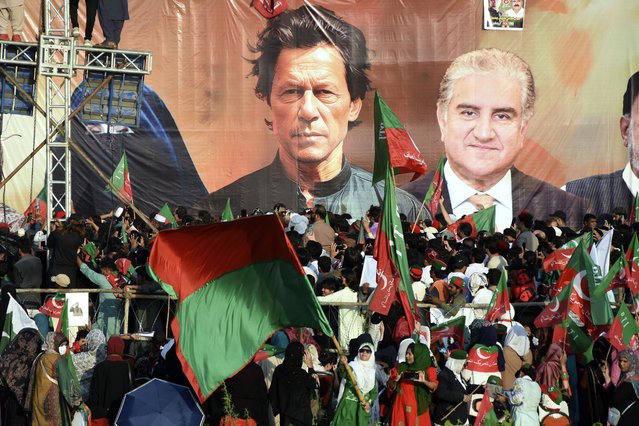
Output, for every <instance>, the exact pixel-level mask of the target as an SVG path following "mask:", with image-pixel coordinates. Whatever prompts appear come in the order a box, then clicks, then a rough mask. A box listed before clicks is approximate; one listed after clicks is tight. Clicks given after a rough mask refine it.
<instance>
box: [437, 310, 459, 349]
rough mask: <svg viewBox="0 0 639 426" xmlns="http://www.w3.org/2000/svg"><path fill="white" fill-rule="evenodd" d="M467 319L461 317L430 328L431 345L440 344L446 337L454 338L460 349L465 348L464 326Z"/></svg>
mask: <svg viewBox="0 0 639 426" xmlns="http://www.w3.org/2000/svg"><path fill="white" fill-rule="evenodd" d="M465 324H466V317H465V316H460V317H457V318H453V319H451V320H450V321H446V322H443V323H441V324H437V325H434V326H432V327H431V328H430V344H431V345H432V344H433V343H435V342H439V341H440V340H442V339H443V338H444V337H452V338H453V339H454V340H455V343H457V345H458V346H459V347H464V325H465Z"/></svg>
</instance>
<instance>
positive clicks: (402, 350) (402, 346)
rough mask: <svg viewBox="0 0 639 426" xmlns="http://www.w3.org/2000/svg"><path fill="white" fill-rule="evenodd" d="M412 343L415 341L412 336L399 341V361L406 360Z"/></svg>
mask: <svg viewBox="0 0 639 426" xmlns="http://www.w3.org/2000/svg"><path fill="white" fill-rule="evenodd" d="M411 343H415V341H414V340H413V339H411V338H410V337H408V338H406V339H404V340H402V341H401V342H399V349H398V350H397V362H406V351H407V350H408V347H409V346H410V344H411Z"/></svg>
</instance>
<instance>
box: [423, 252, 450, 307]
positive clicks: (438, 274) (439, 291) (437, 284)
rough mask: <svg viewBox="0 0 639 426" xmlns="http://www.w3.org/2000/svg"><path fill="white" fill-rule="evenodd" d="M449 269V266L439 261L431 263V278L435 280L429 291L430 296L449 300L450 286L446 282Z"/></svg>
mask: <svg viewBox="0 0 639 426" xmlns="http://www.w3.org/2000/svg"><path fill="white" fill-rule="evenodd" d="M447 269H448V266H447V265H446V264H445V263H444V262H443V261H441V260H439V259H435V260H433V261H432V262H431V265H430V276H431V278H432V279H433V283H432V284H431V285H430V288H429V289H428V294H429V295H430V296H432V297H434V298H437V299H441V300H447V299H448V284H447V283H446V280H445V278H446V271H447Z"/></svg>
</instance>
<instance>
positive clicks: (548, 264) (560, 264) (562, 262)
mask: <svg viewBox="0 0 639 426" xmlns="http://www.w3.org/2000/svg"><path fill="white" fill-rule="evenodd" d="M581 241H584V244H585V246H586V248H587V249H588V250H590V247H591V246H592V244H593V235H592V232H587V233H585V234H582V235H580V236H578V237H576V238H573V239H572V240H570V241H568V242H567V243H566V244H564V245H563V246H561V247H559V248H558V249H557V250H555V251H553V252H552V253H550V254H549V255H548V256H546V258H545V259H544V265H543V267H544V272H551V271H563V270H564V268H565V267H566V265H567V264H568V260H569V259H570V256H572V254H573V253H574V252H575V249H576V248H577V246H578V245H579V242H581Z"/></svg>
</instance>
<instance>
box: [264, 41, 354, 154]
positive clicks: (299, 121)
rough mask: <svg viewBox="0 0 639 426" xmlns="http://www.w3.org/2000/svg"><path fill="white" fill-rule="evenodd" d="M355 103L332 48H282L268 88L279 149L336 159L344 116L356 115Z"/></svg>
mask: <svg viewBox="0 0 639 426" xmlns="http://www.w3.org/2000/svg"><path fill="white" fill-rule="evenodd" d="M361 106H362V102H361V100H360V99H356V100H355V101H353V102H351V97H350V93H349V91H348V86H347V84H346V69H345V67H344V62H343V60H342V57H341V55H340V54H339V52H338V51H337V50H336V49H335V48H333V47H329V46H324V45H322V46H316V47H312V48H309V49H283V50H282V52H281V53H280V55H279V58H278V60H277V64H276V66H275V76H274V77H273V86H272V90H271V111H272V120H273V132H274V133H275V137H276V138H277V141H278V143H279V144H280V147H281V150H280V151H284V152H280V155H286V156H288V157H290V158H292V159H295V160H297V161H299V162H302V163H320V162H324V161H326V160H329V159H339V160H340V161H341V156H342V149H341V147H342V142H343V141H344V138H345V137H346V133H347V131H348V122H349V121H354V120H356V119H357V116H358V115H359V111H360V109H361ZM338 148H339V149H338ZM337 157H339V158H337Z"/></svg>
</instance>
